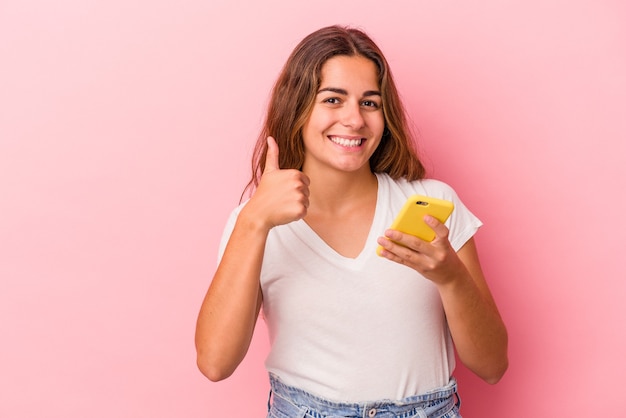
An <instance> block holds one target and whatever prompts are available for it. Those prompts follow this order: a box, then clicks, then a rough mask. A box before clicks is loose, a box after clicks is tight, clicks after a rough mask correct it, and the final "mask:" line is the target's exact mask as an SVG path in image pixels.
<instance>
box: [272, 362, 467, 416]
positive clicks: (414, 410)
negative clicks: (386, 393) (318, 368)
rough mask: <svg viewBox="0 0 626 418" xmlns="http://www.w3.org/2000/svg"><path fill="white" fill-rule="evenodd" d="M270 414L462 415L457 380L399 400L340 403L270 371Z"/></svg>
mask: <svg viewBox="0 0 626 418" xmlns="http://www.w3.org/2000/svg"><path fill="white" fill-rule="evenodd" d="M270 384H271V392H270V397H271V398H272V402H271V404H270V403H268V411H269V412H268V415H267V418H339V417H343V418H460V417H461V415H460V414H459V408H460V406H461V400H460V398H459V396H458V395H457V393H456V380H455V379H454V378H452V379H451V380H450V383H448V384H447V385H446V386H444V387H442V388H439V389H435V390H433V391H430V392H427V393H425V394H423V395H416V396H409V397H408V398H404V399H402V400H399V401H391V400H382V401H374V402H364V403H338V402H333V401H329V400H327V399H323V398H320V397H318V396H315V395H312V394H310V393H308V392H305V391H303V390H302V389H298V388H295V387H292V386H287V385H286V384H284V383H283V382H281V381H280V379H278V377H277V376H275V375H273V374H271V373H270ZM455 398H456V399H455Z"/></svg>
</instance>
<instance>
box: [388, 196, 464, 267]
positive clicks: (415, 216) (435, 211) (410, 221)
mask: <svg viewBox="0 0 626 418" xmlns="http://www.w3.org/2000/svg"><path fill="white" fill-rule="evenodd" d="M453 210H454V203H452V202H450V201H448V200H442V199H437V198H434V197H428V196H421V195H417V194H416V195H413V196H411V197H409V198H408V199H407V201H406V202H405V203H404V206H403V207H402V209H401V210H400V212H399V213H398V216H396V218H395V219H394V221H393V223H392V224H391V226H390V229H396V230H398V231H402V232H404V233H406V234H411V235H414V236H416V237H418V238H421V239H423V240H424V241H432V240H434V239H435V231H433V229H432V228H431V227H430V226H428V225H427V224H426V222H424V216H426V215H430V216H432V217H433V218H435V219H437V220H438V221H439V222H441V223H444V222H445V221H446V220H447V219H448V217H449V216H450V214H451V213H452V211H453ZM382 249H383V247H381V246H380V245H379V246H378V248H377V249H376V253H377V254H378V255H380V251H381V250H382Z"/></svg>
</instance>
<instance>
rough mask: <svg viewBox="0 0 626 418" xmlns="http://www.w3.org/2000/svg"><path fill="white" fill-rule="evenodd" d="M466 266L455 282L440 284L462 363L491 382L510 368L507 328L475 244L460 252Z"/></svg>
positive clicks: (453, 337)
mask: <svg viewBox="0 0 626 418" xmlns="http://www.w3.org/2000/svg"><path fill="white" fill-rule="evenodd" d="M459 256H460V258H461V260H462V261H463V263H464V265H465V266H466V267H465V268H464V269H461V271H460V274H459V275H458V276H457V277H456V278H455V280H452V281H449V282H447V283H445V284H440V285H438V289H439V293H440V295H441V299H442V302H443V306H444V310H445V313H446V318H447V321H448V326H449V328H450V333H451V335H452V339H453V340H454V344H455V347H456V350H457V353H458V355H459V358H460V360H461V361H462V362H463V364H464V365H465V366H467V367H468V368H469V369H470V370H472V371H473V372H474V373H476V374H477V375H478V376H480V377H481V378H482V379H484V380H485V381H486V382H488V383H496V382H497V381H498V380H500V378H501V377H502V375H503V374H504V372H505V371H506V369H507V367H508V357H507V345H508V336H507V331H506V327H505V325H504V323H503V321H502V318H501V317H500V314H499V312H498V309H497V307H496V304H495V302H494V301H493V298H492V296H491V293H490V292H489V289H488V288H487V285H486V282H485V279H484V277H483V274H482V271H481V269H480V264H479V263H478V259H477V255H476V251H475V247H474V243H473V241H472V242H470V243H469V248H465V247H464V248H463V249H461V251H459Z"/></svg>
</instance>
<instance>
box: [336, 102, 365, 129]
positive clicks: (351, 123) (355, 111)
mask: <svg viewBox="0 0 626 418" xmlns="http://www.w3.org/2000/svg"><path fill="white" fill-rule="evenodd" d="M341 124H342V125H344V126H346V127H349V128H352V129H354V130H355V131H357V130H359V129H361V128H362V127H363V126H364V125H365V119H363V115H362V114H361V106H360V104H359V103H346V105H345V106H344V107H343V109H342V114H341Z"/></svg>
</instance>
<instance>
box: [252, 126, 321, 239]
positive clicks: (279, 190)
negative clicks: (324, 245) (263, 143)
mask: <svg viewBox="0 0 626 418" xmlns="http://www.w3.org/2000/svg"><path fill="white" fill-rule="evenodd" d="M278 156H279V149H278V144H277V143H276V140H275V139H274V138H272V137H271V136H269V137H267V154H266V157H265V169H264V170H263V174H262V175H261V181H260V182H259V185H258V187H257V189H256V191H255V192H254V194H253V195H252V197H251V198H250V200H249V202H248V203H247V204H246V206H245V207H244V208H243V209H242V211H241V214H240V216H247V217H251V219H250V220H252V219H255V220H257V221H259V222H263V227H264V228H267V229H268V230H269V229H271V228H273V227H275V226H278V225H284V224H287V223H289V222H293V221H297V220H299V219H302V218H304V217H305V216H306V213H307V208H308V207H309V183H310V180H309V178H308V177H307V176H306V174H304V173H303V172H301V171H300V170H296V169H285V170H283V169H281V168H280V165H279V159H278Z"/></svg>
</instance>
